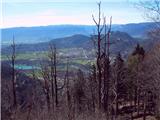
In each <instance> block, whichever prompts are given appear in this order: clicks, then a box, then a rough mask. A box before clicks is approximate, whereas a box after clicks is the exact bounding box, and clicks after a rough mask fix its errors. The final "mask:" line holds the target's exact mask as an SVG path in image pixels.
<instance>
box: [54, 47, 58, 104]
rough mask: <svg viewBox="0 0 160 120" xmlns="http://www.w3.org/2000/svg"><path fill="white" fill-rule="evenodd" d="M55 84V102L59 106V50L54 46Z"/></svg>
mask: <svg viewBox="0 0 160 120" xmlns="http://www.w3.org/2000/svg"><path fill="white" fill-rule="evenodd" d="M54 84H55V104H56V107H57V106H58V85H57V50H56V47H55V46H54Z"/></svg>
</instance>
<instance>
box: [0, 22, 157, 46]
mask: <svg viewBox="0 0 160 120" xmlns="http://www.w3.org/2000/svg"><path fill="white" fill-rule="evenodd" d="M154 26H155V24H154V23H152V22H150V23H134V24H125V25H112V30H113V31H121V32H126V33H128V34H129V35H131V36H132V37H142V36H143V37H144V35H145V33H146V32H147V31H149V30H150V29H152V28H154ZM94 29H95V26H89V25H49V26H38V27H15V28H6V29H1V33H2V44H3V45H4V44H8V43H10V42H11V41H12V38H13V35H14V36H15V41H16V43H38V42H46V41H49V40H51V39H56V38H63V37H68V36H72V35H74V34H83V35H86V36H90V35H91V34H93V32H94Z"/></svg>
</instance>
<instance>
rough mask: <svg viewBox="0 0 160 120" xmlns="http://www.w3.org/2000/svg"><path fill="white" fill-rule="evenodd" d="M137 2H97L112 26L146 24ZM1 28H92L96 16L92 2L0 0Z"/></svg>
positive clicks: (89, 0) (112, 0) (91, 0)
mask: <svg viewBox="0 0 160 120" xmlns="http://www.w3.org/2000/svg"><path fill="white" fill-rule="evenodd" d="M138 1H139V0H101V3H102V6H101V11H102V14H103V16H106V18H107V20H108V22H109V18H110V16H112V19H113V24H127V23H140V22H146V21H147V20H146V19H144V16H143V14H144V13H143V11H141V10H140V9H138V8H137V7H135V3H137V2H138ZM1 3H2V4H1V5H2V6H1V7H2V9H1V11H2V12H1V16H2V17H1V18H2V19H1V24H0V25H1V26H0V27H1V28H9V27H28V26H46V25H61V24H75V25H93V24H94V22H93V20H92V14H93V15H94V16H97V14H98V6H97V1H96V0H2V1H1Z"/></svg>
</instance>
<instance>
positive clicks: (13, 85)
mask: <svg viewBox="0 0 160 120" xmlns="http://www.w3.org/2000/svg"><path fill="white" fill-rule="evenodd" d="M11 48H12V56H11V62H12V63H11V64H12V92H13V106H14V107H16V106H17V99H16V71H15V59H16V45H15V41H14V37H13V43H12V45H11Z"/></svg>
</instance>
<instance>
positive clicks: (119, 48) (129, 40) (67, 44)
mask: <svg viewBox="0 0 160 120" xmlns="http://www.w3.org/2000/svg"><path fill="white" fill-rule="evenodd" d="M110 40H111V42H113V43H114V44H113V45H111V48H110V49H111V51H112V52H113V53H117V52H125V51H129V50H130V49H132V48H133V47H134V46H135V45H136V44H137V43H138V41H139V39H135V38H133V37H131V36H130V35H128V34H127V33H125V32H119V31H117V32H111V38H110ZM50 43H54V44H55V45H56V47H57V48H62V49H65V48H84V49H88V50H91V49H92V48H93V47H94V43H93V41H92V39H91V37H88V36H85V35H81V34H76V35H73V36H69V37H64V38H57V39H53V40H51V41H48V42H41V43H36V44H20V45H17V47H16V48H17V49H16V51H17V52H19V53H25V52H37V51H46V50H48V47H49V44H50ZM8 53H10V47H5V48H2V54H8Z"/></svg>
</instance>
